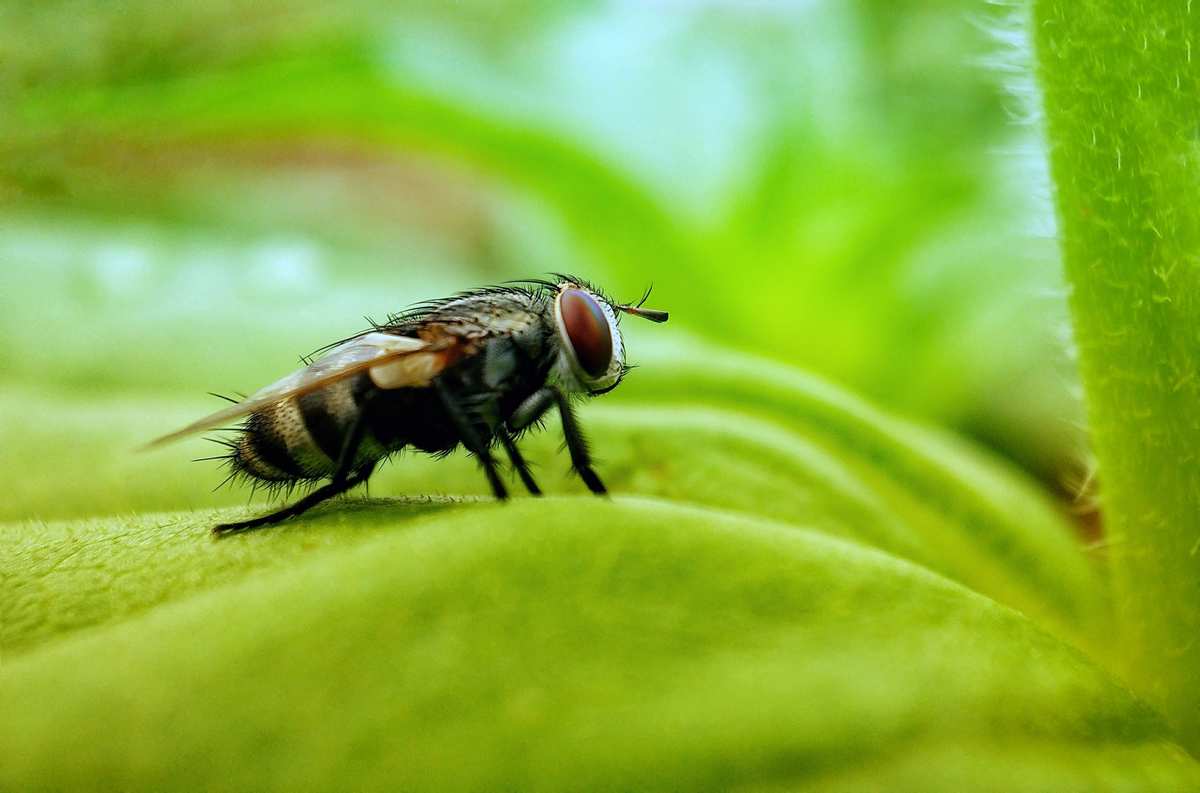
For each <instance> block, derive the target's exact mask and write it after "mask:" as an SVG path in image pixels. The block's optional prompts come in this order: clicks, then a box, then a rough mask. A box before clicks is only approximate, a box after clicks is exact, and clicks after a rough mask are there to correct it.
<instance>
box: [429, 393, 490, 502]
mask: <svg viewBox="0 0 1200 793" xmlns="http://www.w3.org/2000/svg"><path fill="white" fill-rule="evenodd" d="M433 387H434V388H435V389H436V390H437V394H438V397H439V398H441V400H442V407H443V408H445V410H446V415H447V416H449V417H450V421H451V423H453V424H454V429H455V430H457V431H458V437H459V440H461V441H462V443H463V445H464V446H466V447H467V451H469V452H471V453H472V454H474V455H475V457H476V458H477V459H478V460H479V463H480V465H482V466H483V472H484V474H485V475H486V476H487V480H488V484H490V485H491V486H492V493H494V494H495V496H496V498H498V499H500V500H501V501H503V500H505V499H506V498H508V488H506V487H505V486H504V482H503V481H502V480H501V479H500V474H499V472H497V471H496V460H495V458H493V457H492V452H491V450H490V449H489V448H488V445H487V443H485V442H484V440H483V438H481V437H479V433H478V432H476V431H475V427H474V425H472V424H471V420H470V419H469V418H468V417H467V413H466V411H465V410H463V408H462V405H460V404H459V401H458V400H457V399H455V398H454V395H453V394H451V393H450V389H449V388H447V387H446V384H445V383H443V382H442V381H441V380H439V379H434V381H433Z"/></svg>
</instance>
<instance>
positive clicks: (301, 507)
mask: <svg viewBox="0 0 1200 793" xmlns="http://www.w3.org/2000/svg"><path fill="white" fill-rule="evenodd" d="M374 471H375V463H371V464H370V465H368V466H367V467H366V468H362V469H360V470H359V471H358V472H357V473H356V474H354V476H350V477H344V478H342V479H341V480H340V481H339V480H336V479H335V480H333V481H330V483H329V484H327V485H322V486H321V487H318V488H317V489H316V490H314V491H312V492H311V493H309V494H308V495H307V496H305V497H304V498H302V499H300V500H299V501H297V502H296V503H295V504H291V505H290V506H286V507H284V508H283V509H281V510H279V511H278V512H272V513H271V514H269V515H263V516H262V517H260V518H251V519H250V520H243V521H240V522H238V523H222V524H219V525H217V526H213V534H215V535H217V536H218V537H224V536H226V535H228V534H236V533H238V532H241V531H248V530H249V529H257V528H259V527H260V526H269V525H271V524H272V523H279V522H280V521H282V520H287V519H288V518H293V517H295V516H297V515H299V514H301V513H303V512H307V511H308V510H310V509H312V508H313V507H315V506H316V505H317V504H320V503H321V502H322V501H326V500H327V499H330V498H333V497H334V496H336V495H339V494H341V493H345V492H346V491H347V490H350V489H351V488H353V487H356V486H358V485H361V484H362V483H363V482H365V481H367V479H369V478H370V477H371V474H372V473H373V472H374Z"/></svg>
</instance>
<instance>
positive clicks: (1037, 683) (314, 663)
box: [0, 497, 1200, 790]
mask: <svg viewBox="0 0 1200 793" xmlns="http://www.w3.org/2000/svg"><path fill="white" fill-rule="evenodd" d="M206 525H207V517H204V518H201V519H199V520H197V517H195V516H186V515H175V516H161V517H158V518H150V519H143V520H134V521H130V520H112V521H106V522H104V523H103V524H100V523H93V524H91V525H90V526H89V527H86V530H85V531H83V533H82V535H81V536H79V537H78V539H79V540H83V541H84V543H83V545H82V548H80V547H79V546H78V545H76V546H75V547H76V549H77V550H79V551H80V552H81V553H84V554H87V553H89V551H90V550H91V549H104V550H108V551H109V552H110V556H109V557H108V559H109V561H108V562H107V563H106V564H101V565H100V566H99V567H95V568H92V569H91V573H92V574H93V575H94V576H95V577H96V578H98V579H101V580H103V579H108V580H109V581H110V582H112V581H119V579H120V576H121V575H122V574H123V573H125V572H132V573H134V574H135V575H141V576H143V577H149V576H150V575H154V576H156V577H157V579H158V581H159V582H162V581H181V580H182V581H184V582H186V581H187V576H188V571H189V570H196V575H197V576H198V577H206V576H208V575H209V572H208V571H206V570H205V569H204V568H205V567H206V566H207V567H213V566H214V565H213V564H211V563H212V562H217V561H219V565H220V566H221V567H222V568H223V569H224V570H225V573H224V575H223V576H222V578H223V580H222V581H221V582H220V583H216V584H215V585H213V586H211V587H210V588H206V589H205V590H204V591H202V592H199V593H198V594H195V595H193V596H191V597H180V598H177V599H174V600H171V601H169V602H167V603H165V604H163V605H161V606H160V607H158V608H156V609H153V610H150V611H148V612H144V613H139V614H135V615H132V616H130V617H128V618H126V619H122V620H116V621H113V622H111V623H108V624H104V625H100V626H97V627H93V628H92V629H90V630H87V631H81V632H77V633H74V634H72V635H67V636H65V637H64V638H61V639H58V640H55V641H51V642H44V643H42V644H41V645H39V646H37V647H35V648H32V649H28V650H26V651H25V652H22V653H20V654H19V655H17V657H15V658H12V657H6V660H5V665H4V670H3V675H2V676H0V699H3V701H4V702H5V708H4V709H3V711H2V712H0V747H3V750H4V756H5V758H6V762H5V763H4V764H3V765H2V766H0V787H5V788H9V789H21V790H39V789H61V788H80V787H102V788H121V789H156V790H172V789H179V790H186V789H197V788H208V789H213V788H219V789H245V788H254V789H257V790H292V789H296V788H297V787H318V788H319V787H326V788H328V787H338V788H349V789H357V790H367V789H397V788H400V789H436V790H448V789H548V790H561V789H564V788H572V789H593V788H602V787H609V788H611V787H622V788H640V789H644V788H647V787H657V786H660V785H663V784H664V783H665V781H666V780H670V783H669V786H670V787H671V788H672V789H728V788H730V787H736V786H746V787H763V786H772V785H801V784H805V783H808V782H817V783H821V784H825V785H828V786H829V787H830V788H836V787H838V786H839V785H840V786H843V787H845V786H848V785H849V786H851V787H853V785H852V784H851V780H864V779H865V780H869V782H870V784H871V785H874V786H878V787H880V788H882V789H906V788H907V789H922V790H939V789H946V790H954V789H957V788H956V784H957V782H958V781H961V779H962V778H963V777H964V775H966V776H968V777H969V776H974V775H982V776H981V777H979V778H985V779H986V778H991V779H1000V778H1001V775H1002V773H1003V772H1007V771H1008V770H1009V769H1011V768H1012V767H1013V766H1015V767H1017V768H1019V769H1021V773H1022V774H1024V775H1026V779H1030V780H1036V782H1037V784H1039V785H1040V784H1042V783H1044V782H1045V781H1046V780H1048V779H1049V780H1056V781H1059V782H1062V783H1063V784H1066V785H1068V788H1070V787H1072V786H1073V787H1075V788H1076V789H1080V788H1081V787H1082V786H1083V785H1085V784H1087V783H1088V782H1089V781H1094V780H1103V781H1105V782H1108V783H1113V784H1115V781H1116V780H1125V781H1126V782H1127V783H1128V784H1130V785H1131V786H1133V785H1136V786H1138V787H1144V789H1150V788H1151V787H1152V786H1153V785H1154V784H1155V783H1157V784H1158V785H1159V787H1160V789H1180V788H1182V787H1186V786H1188V785H1194V784H1196V783H1197V780H1198V779H1200V776H1198V775H1197V774H1198V773H1200V770H1198V768H1197V766H1196V765H1195V764H1194V763H1192V762H1190V761H1189V760H1188V759H1187V758H1186V757H1185V756H1183V755H1182V754H1181V753H1180V752H1179V751H1178V750H1177V749H1174V748H1172V747H1171V746H1170V737H1169V734H1168V733H1167V732H1166V731H1165V730H1164V728H1163V726H1162V725H1161V723H1160V721H1159V720H1158V718H1157V717H1156V716H1155V715H1154V714H1153V713H1152V712H1151V711H1150V710H1149V709H1147V708H1146V707H1145V706H1143V705H1140V704H1138V703H1137V702H1136V701H1134V700H1133V699H1132V698H1131V697H1130V696H1129V695H1128V694H1127V693H1125V692H1124V691H1123V690H1122V689H1120V688H1119V687H1117V686H1115V685H1114V684H1113V683H1111V682H1109V681H1108V679H1107V677H1106V676H1105V675H1104V674H1103V673H1102V672H1100V671H1098V670H1097V669H1096V668H1094V667H1093V666H1091V665H1090V664H1089V663H1087V662H1086V661H1085V660H1084V659H1083V658H1082V657H1081V656H1079V655H1078V654H1077V653H1076V652H1074V651H1072V650H1069V649H1067V648H1065V647H1064V646H1063V645H1061V644H1060V643H1058V642H1057V641H1055V640H1053V639H1051V638H1050V637H1049V636H1047V635H1046V634H1044V633H1043V632H1041V631H1040V630H1038V629H1036V628H1034V627H1033V626H1032V625H1031V624H1030V623H1029V622H1028V621H1027V620H1025V619H1024V618H1022V617H1021V616H1019V615H1018V614H1016V613H1014V612H1012V611H1010V610H1008V609H1005V608H1002V607H999V606H997V605H995V604H994V603H992V602H991V601H989V600H987V599H985V598H981V597H979V596H977V595H974V594H972V593H970V592H968V591H967V590H965V589H963V588H962V587H961V586H958V585H955V584H952V583H950V582H948V581H946V580H945V579H943V578H940V577H939V576H936V575H933V574H930V573H928V572H927V571H925V570H922V569H921V568H919V567H916V566H914V565H912V564H909V563H906V562H903V561H900V560H898V559H895V558H893V557H889V556H887V555H884V554H881V553H878V552H875V551H871V550H868V549H866V548H864V547H862V546H860V545H858V544H855V543H850V542H846V541H842V540H835V539H831V538H828V537H825V536H822V535H820V534H816V533H814V532H811V531H807V530H804V529H800V528H797V527H795V526H793V525H788V524H780V523H776V522H772V521H768V520H764V519H760V518H752V517H742V516H734V515H729V514H722V513H720V512H714V511H713V510H710V509H698V508H694V507H687V506H682V505H678V504H673V503H669V502H663V501H657V500H648V499H641V498H630V497H617V498H615V499H613V500H611V501H604V500H596V499H593V498H590V497H576V498H551V499H548V500H547V501H545V502H533V501H530V500H521V501H519V502H516V503H513V504H510V505H503V506H501V505H490V504H480V505H474V506H453V507H446V508H438V509H435V511H434V512H433V513H432V514H431V513H430V512H429V509H428V507H425V508H421V509H419V510H418V511H417V514H415V515H414V514H411V512H406V509H405V506H404V505H397V504H390V503H368V504H363V505H361V506H359V507H358V508H355V509H345V508H342V509H333V510H326V511H325V512H323V514H322V515H321V516H320V517H315V518H313V519H309V520H307V521H304V522H302V523H295V524H293V525H291V526H286V527H281V528H280V529H278V530H276V531H274V532H264V533H260V534H257V535H250V536H246V537H242V538H238V539H235V540H233V541H222V542H219V543H214V542H212V541H211V540H209V539H208V537H207V536H206V534H205V531H204V529H205V526H206ZM81 528H83V527H80V526H78V525H76V526H75V527H74V529H75V530H79V529H81ZM12 530H13V527H11V526H10V527H6V530H5V534H6V535H10V534H11V532H12ZM55 531H60V532H61V531H62V529H55ZM147 549H155V550H157V551H158V552H159V554H160V555H158V556H155V557H152V558H153V559H154V561H152V562H147V561H145V559H144V555H145V553H146V551H147ZM64 550H65V549H64V548H62V547H60V548H59V549H58V550H57V552H55V553H54V555H55V556H56V557H57V561H58V562H61V563H63V564H65V565H67V566H69V565H70V564H71V563H72V562H71V560H72V557H71V555H70V552H69V551H68V552H64ZM280 553H283V554H284V555H285V557H286V558H285V559H283V560H281V559H280V558H279V554H280ZM6 556H7V562H6V564H7V565H12V564H13V563H14V559H13V557H12V556H11V555H6ZM127 556H128V557H129V558H133V559H138V560H139V563H138V564H137V565H135V566H132V567H126V564H127V560H126V559H125V558H123V557H127ZM28 558H29V556H28V555H21V556H18V557H17V559H18V560H20V559H26V560H27V559H28ZM193 565H195V566H193ZM81 566H82V565H81ZM264 568H269V569H264ZM10 570H11V567H10ZM10 570H6V571H5V572H6V573H7V572H10ZM6 580H7V579H6ZM76 580H77V577H76V576H58V575H56V574H55V573H54V572H51V573H50V574H49V575H47V576H46V577H45V578H44V581H45V589H44V591H43V592H41V593H40V594H39V595H38V596H37V599H39V600H41V601H42V607H43V608H46V609H47V610H48V611H52V612H55V613H58V612H67V611H69V610H70V606H69V605H68V604H69V603H70V602H71V599H72V596H71V594H70V592H71V589H72V588H73V587H74V585H75V582H76ZM158 586H160V587H161V586H162V584H161V583H160V584H158ZM138 588H139V589H141V588H142V587H138ZM118 591H119V589H118ZM7 594H8V597H6V598H5V602H9V601H10V600H11V596H12V594H13V593H11V592H9V593H7ZM114 597H115V599H119V598H120V595H115V596H114ZM61 598H66V600H65V602H64V601H63V600H61ZM980 745H983V746H984V747H985V748H984V751H983V752H982V753H980V754H975V750H976V748H977V747H979V746H980ZM1102 745H1103V746H1107V747H1108V751H1109V752H1110V756H1111V757H1119V758H1120V761H1121V762H1120V763H1119V764H1117V763H1115V762H1113V761H1112V760H1110V761H1109V762H1108V763H1107V764H1101V765H1098V766H1096V767H1089V765H1086V764H1088V763H1091V761H1093V760H1094V759H1095V757H1096V750H1097V747H1098V746H1102ZM64 754H66V755H69V756H70V758H71V762H69V763H64V762H62V758H63V756H64ZM923 756H924V757H934V758H937V757H941V758H944V759H946V760H947V762H946V763H944V764H943V763H938V764H936V765H933V766H928V767H918V766H915V765H914V757H915V758H920V757H923Z"/></svg>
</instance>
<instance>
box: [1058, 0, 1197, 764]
mask: <svg viewBox="0 0 1200 793" xmlns="http://www.w3.org/2000/svg"><path fill="white" fill-rule="evenodd" d="M1035 8H1036V19H1035V29H1036V31H1037V52H1038V69H1039V76H1040V79H1041V83H1042V86H1043V89H1044V93H1045V104H1046V117H1047V128H1048V134H1049V138H1050V150H1051V164H1052V167H1053V173H1054V179H1055V184H1056V187H1057V199H1058V215H1059V219H1060V223H1061V226H1062V245H1063V254H1064V260H1065V264H1066V272H1067V276H1068V279H1069V281H1070V283H1071V286H1072V293H1071V313H1072V316H1073V319H1074V325H1075V338H1076V341H1077V343H1078V346H1079V358H1080V367H1081V371H1082V374H1083V381H1084V385H1085V388H1086V394H1087V403H1088V414H1089V423H1090V426H1091V431H1092V439H1093V443H1094V445H1095V450H1096V456H1097V459H1098V461H1099V479H1100V482H1101V488H1102V491H1103V496H1104V503H1105V513H1104V514H1105V521H1106V524H1107V532H1108V534H1109V535H1110V537H1111V543H1110V553H1111V555H1112V568H1113V573H1114V587H1115V589H1116V593H1115V602H1116V608H1117V612H1118V614H1119V616H1120V627H1121V629H1122V630H1121V635H1120V642H1119V643H1120V646H1121V652H1122V653H1123V656H1124V659H1123V660H1124V662H1125V665H1126V667H1127V675H1128V678H1129V680H1130V681H1131V682H1132V683H1133V684H1134V685H1135V686H1136V687H1137V688H1138V689H1140V690H1141V691H1143V692H1144V693H1145V694H1146V695H1147V696H1150V697H1152V698H1153V699H1154V700H1155V701H1156V702H1158V703H1159V704H1160V705H1161V707H1162V708H1163V709H1164V710H1165V711H1166V712H1167V713H1168V714H1169V715H1170V717H1171V718H1172V721H1173V722H1174V723H1175V725H1176V726H1177V728H1178V730H1179V734H1180V736H1181V738H1182V739H1183V740H1184V741H1185V742H1186V743H1187V745H1188V746H1190V747H1191V748H1192V749H1193V750H1196V749H1200V672H1198V670H1200V638H1198V637H1200V466H1197V464H1196V449H1197V448H1198V447H1200V422H1197V420H1196V415H1197V414H1196V406H1197V404H1198V399H1200V377H1197V367H1198V365H1200V356H1198V352H1200V346H1198V345H1197V339H1198V336H1197V328H1200V301H1198V300H1197V295H1198V294H1200V266H1198V265H1200V208H1198V206H1197V203H1196V201H1195V200H1194V197H1195V193H1196V189H1197V187H1198V186H1200V142H1198V138H1197V126H1196V123H1197V109H1198V104H1197V99H1198V97H1200V79H1198V73H1197V66H1196V64H1195V63H1194V62H1193V57H1194V56H1193V52H1192V50H1193V48H1194V47H1195V46H1196V45H1197V44H1198V43H1200V9H1195V10H1193V8H1192V4H1191V3H1190V2H1175V1H1174V0H1148V1H1147V2H1142V3H1137V4H1134V5H1130V4H1128V3H1119V2H1114V1H1112V0H1086V1H1085V2H1082V3H1079V2H1070V3H1067V2H1057V0H1039V2H1037V3H1035Z"/></svg>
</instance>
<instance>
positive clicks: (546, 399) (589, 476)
mask: <svg viewBox="0 0 1200 793" xmlns="http://www.w3.org/2000/svg"><path fill="white" fill-rule="evenodd" d="M555 405H557V406H558V415H559V417H560V418H561V419H562V428H563V436H564V437H565V438H566V441H567V452H568V453H569V454H570V455H571V466H572V467H573V468H574V469H575V472H576V473H578V474H579V478H580V479H582V480H583V483H584V484H585V485H587V488H588V490H590V491H592V492H593V493H595V494H597V495H603V494H604V493H607V492H608V490H607V489H606V488H605V487H604V483H603V482H601V481H600V477H599V476H598V475H597V474H596V471H595V469H593V468H592V454H591V452H590V451H589V450H588V444H587V439H586V438H585V437H584V436H583V430H581V429H580V428H579V420H578V419H576V418H575V411H574V409H572V407H571V402H570V400H569V399H568V398H567V395H566V394H564V393H563V392H562V391H561V390H560V389H557V388H554V387H552V386H546V387H545V388H541V389H538V390H537V391H535V392H534V393H533V395H532V396H530V397H529V398H528V399H526V400H525V401H524V402H522V403H521V404H520V405H519V406H518V407H517V409H516V410H515V411H513V415H512V418H511V419H509V422H508V426H509V428H510V429H512V430H513V431H514V432H516V431H520V430H523V429H524V428H526V427H528V426H529V425H530V424H533V423H534V422H535V421H537V420H538V419H540V418H541V417H542V416H544V415H545V414H546V411H547V410H549V409H550V408H551V407H553V406H555Z"/></svg>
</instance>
